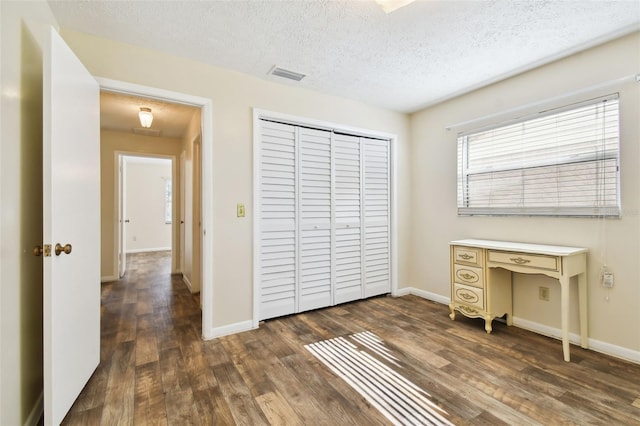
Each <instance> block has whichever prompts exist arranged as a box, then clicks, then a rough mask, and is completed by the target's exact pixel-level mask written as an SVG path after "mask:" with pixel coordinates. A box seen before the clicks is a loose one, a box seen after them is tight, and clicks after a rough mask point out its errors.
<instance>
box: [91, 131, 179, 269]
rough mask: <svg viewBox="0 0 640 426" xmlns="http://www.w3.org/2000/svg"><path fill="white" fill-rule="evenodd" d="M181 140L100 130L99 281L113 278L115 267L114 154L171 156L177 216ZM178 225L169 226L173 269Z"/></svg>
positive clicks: (115, 178) (175, 257)
mask: <svg viewBox="0 0 640 426" xmlns="http://www.w3.org/2000/svg"><path fill="white" fill-rule="evenodd" d="M180 149H181V141H180V139H174V138H162V137H155V136H141V135H135V134H133V133H124V132H115V131H110V130H102V131H100V196H101V197H100V223H101V228H100V231H101V232H100V236H101V272H100V275H101V276H102V280H103V281H108V280H113V279H116V277H117V276H118V270H117V268H118V266H117V262H116V256H115V248H116V243H117V235H116V233H117V227H116V222H117V218H118V211H117V203H116V202H115V201H116V198H115V197H116V188H117V175H116V172H117V162H116V153H117V152H120V153H124V154H151V155H160V156H173V157H175V163H174V165H175V167H174V171H173V179H174V182H176V184H175V185H173V191H174V192H173V194H174V202H173V204H174V208H173V215H174V217H178V216H179V207H178V206H179V205H180V194H179V192H180V191H179V188H180V185H179V183H178V179H177V176H180V174H179V161H178V160H179V159H180ZM178 228H179V227H178V226H173V230H172V244H173V250H174V265H173V270H175V269H177V259H178V258H179V255H180V253H179V250H178V246H179V245H178V244H177V241H179V240H178V238H179V234H178Z"/></svg>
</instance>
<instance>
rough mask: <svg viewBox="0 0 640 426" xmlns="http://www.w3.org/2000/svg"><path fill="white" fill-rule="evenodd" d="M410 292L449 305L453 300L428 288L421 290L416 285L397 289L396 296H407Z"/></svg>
mask: <svg viewBox="0 0 640 426" xmlns="http://www.w3.org/2000/svg"><path fill="white" fill-rule="evenodd" d="M408 294H413V295H414V296H418V297H422V298H423V299H427V300H431V301H433V302H437V303H442V304H443V305H449V303H450V302H451V298H450V297H446V296H441V295H439V294H436V293H431V292H429V291H426V290H420V289H418V288H415V287H404V288H399V289H398V290H397V291H396V294H395V295H394V297H400V296H406V295H408Z"/></svg>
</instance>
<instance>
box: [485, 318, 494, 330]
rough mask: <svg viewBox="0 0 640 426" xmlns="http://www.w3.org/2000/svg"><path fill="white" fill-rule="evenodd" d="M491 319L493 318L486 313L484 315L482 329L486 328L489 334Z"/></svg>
mask: <svg viewBox="0 0 640 426" xmlns="http://www.w3.org/2000/svg"><path fill="white" fill-rule="evenodd" d="M492 321H493V318H491V316H490V315H487V316H486V317H484V329H485V330H487V334H491V331H492V330H493V329H492V328H491V322H492Z"/></svg>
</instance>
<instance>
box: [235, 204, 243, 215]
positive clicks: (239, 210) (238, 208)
mask: <svg viewBox="0 0 640 426" xmlns="http://www.w3.org/2000/svg"><path fill="white" fill-rule="evenodd" d="M236 213H237V215H238V217H244V204H243V203H238V205H237V206H236Z"/></svg>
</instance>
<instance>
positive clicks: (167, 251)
mask: <svg viewBox="0 0 640 426" xmlns="http://www.w3.org/2000/svg"><path fill="white" fill-rule="evenodd" d="M174 162H175V161H174V157H163V156H153V157H149V156H143V155H131V154H122V153H120V154H118V161H117V164H118V195H117V200H118V220H117V223H118V245H117V246H118V247H117V250H118V254H117V259H118V278H120V279H122V278H123V277H124V275H125V273H126V268H127V255H128V254H134V253H152V252H162V253H161V254H162V256H161V257H163V258H168V261H169V262H170V264H174V263H175V262H173V261H172V258H173V257H175V256H176V255H179V253H176V252H175V251H174V250H173V246H174V244H173V235H174V234H175V231H174V228H175V226H174V202H173V200H174V199H175V198H176V197H175V196H174V195H173V182H174V181H175V179H174V177H173V176H174V175H175V172H174ZM178 220H179V219H178ZM178 230H179V228H178ZM168 272H169V273H171V268H170V267H169V268H168Z"/></svg>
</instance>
